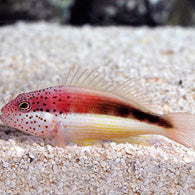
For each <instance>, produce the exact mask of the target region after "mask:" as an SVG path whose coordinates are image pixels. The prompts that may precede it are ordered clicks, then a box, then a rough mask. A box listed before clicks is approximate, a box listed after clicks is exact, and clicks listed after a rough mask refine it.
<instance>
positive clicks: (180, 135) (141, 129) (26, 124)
mask: <svg viewBox="0 0 195 195" xmlns="http://www.w3.org/2000/svg"><path fill="white" fill-rule="evenodd" d="M65 79H66V80H65V84H64V85H61V86H54V87H49V88H45V89H41V90H37V91H32V92H27V93H22V94H20V95H18V96H17V97H16V98H15V99H13V100H12V101H10V102H9V103H8V104H6V105H5V106H4V107H3V108H2V109H1V112H2V113H3V114H2V115H1V116H0V119H1V120H2V121H3V122H4V124H6V125H8V126H10V127H15V128H18V129H19V130H21V131H24V132H27V133H30V134H33V135H36V136H41V137H44V138H50V139H53V138H54V140H55V143H56V145H57V146H60V147H65V144H66V143H69V142H75V143H78V144H83V145H88V144H91V143H95V142H96V141H98V140H110V141H116V142H133V138H136V136H140V135H145V134H159V135H164V136H166V137H168V138H170V139H172V140H174V141H176V142H178V143H180V144H182V145H184V146H186V147H193V144H194V135H193V133H194V131H195V116H194V115H192V114H188V113H169V114H157V113H156V112H154V111H153V110H152V109H151V106H150V105H149V103H147V102H145V101H144V98H143V95H142V94H141V93H140V92H139V93H138V92H137V91H136V90H135V86H134V85H135V84H134V82H133V81H132V80H131V79H129V80H126V81H125V82H123V83H121V84H117V83H115V84H114V83H111V82H108V81H105V80H104V79H103V78H102V77H101V76H100V75H99V74H94V73H93V72H89V71H88V70H86V69H85V70H82V68H73V69H70V71H69V74H67V76H66V78H65Z"/></svg>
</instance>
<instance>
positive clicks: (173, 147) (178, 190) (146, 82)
mask: <svg viewBox="0 0 195 195" xmlns="http://www.w3.org/2000/svg"><path fill="white" fill-rule="evenodd" d="M194 34H195V29H193V28H191V29H190V28H188V29H186V28H180V27H158V28H155V29H149V28H146V27H142V28H131V27H104V28H101V27H96V28H94V27H89V26H85V27H82V28H76V27H70V26H59V25H57V24H47V23H35V24H24V23H18V24H16V25H12V26H4V27H1V28H0V68H1V73H0V95H1V99H2V101H1V106H0V107H2V106H3V105H4V104H5V103H6V102H8V101H9V100H10V98H11V97H15V96H16V95H17V94H18V93H21V92H25V91H30V90H33V89H39V88H42V87H46V86H53V85H55V84H59V83H62V80H63V79H64V78H63V75H64V72H66V71H67V69H68V68H69V67H71V66H72V65H75V64H78V65H80V66H83V67H88V68H89V69H92V70H95V71H96V72H100V73H101V74H102V75H103V76H104V77H105V78H108V79H111V80H116V81H124V79H125V78H128V77H135V78H136V79H137V80H138V84H139V86H140V89H143V90H144V91H145V92H146V93H147V95H148V96H149V97H150V98H151V99H152V100H155V102H156V104H157V105H159V106H160V109H159V112H160V113H161V112H168V111H174V112H176V111H186V112H189V113H194V114H195V85H194V83H195V36H194ZM0 175H1V177H0V194H112V195H113V194H147V195H148V194H188V195H189V194H191V195H192V194H195V152H194V151H192V150H191V149H188V148H185V147H184V146H182V145H180V144H177V143H175V142H173V141H171V140H169V139H167V138H165V137H163V136H154V137H152V138H151V143H150V145H148V146H142V145H136V144H128V143H123V144H116V143H114V142H111V143H103V144H99V145H94V146H85V147H84V146H82V147H80V146H77V145H69V146H67V147H66V148H65V149H61V148H58V147H53V146H51V145H50V144H49V143H48V141H47V140H43V139H42V138H38V137H34V136H32V135H28V134H25V133H23V132H20V131H18V130H16V129H13V128H9V127H5V126H3V125H2V126H1V127H0Z"/></svg>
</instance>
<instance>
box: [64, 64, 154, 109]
mask: <svg viewBox="0 0 195 195" xmlns="http://www.w3.org/2000/svg"><path fill="white" fill-rule="evenodd" d="M64 85H66V86H72V87H81V88H86V89H93V90H98V91H104V92H109V93H112V94H115V95H117V96H120V97H123V98H125V99H126V100H127V101H129V102H131V103H132V102H134V103H135V104H139V105H141V106H142V107H145V108H146V109H147V110H151V111H153V112H156V111H158V110H157V106H154V105H152V104H151V101H150V100H149V98H148V97H147V96H146V95H144V93H143V92H142V91H141V90H140V89H139V88H138V86H137V85H136V81H135V80H134V79H126V80H125V81H124V82H122V83H114V82H111V81H107V80H105V79H104V78H103V77H102V76H101V75H100V73H94V72H93V71H89V70H88V69H83V68H82V67H80V66H73V67H72V68H70V70H69V71H68V73H67V74H66V77H65V81H64Z"/></svg>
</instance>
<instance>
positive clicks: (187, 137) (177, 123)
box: [166, 113, 195, 148]
mask: <svg viewBox="0 0 195 195" xmlns="http://www.w3.org/2000/svg"><path fill="white" fill-rule="evenodd" d="M167 117H168V119H169V120H170V121H172V123H173V125H174V129H172V130H171V129H170V130H168V131H167V135H166V136H167V137H168V138H170V139H172V140H174V141H176V142H178V143H180V144H182V145H184V146H186V147H190V148H193V147H194V146H195V143H194V141H195V115H192V114H188V113H170V114H168V115H167Z"/></svg>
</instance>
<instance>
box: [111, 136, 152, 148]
mask: <svg viewBox="0 0 195 195" xmlns="http://www.w3.org/2000/svg"><path fill="white" fill-rule="evenodd" d="M151 139H152V136H151V135H139V136H132V137H127V138H119V139H115V140H112V141H114V142H116V143H125V142H127V143H131V144H138V145H143V146H149V145H150V143H151Z"/></svg>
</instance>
